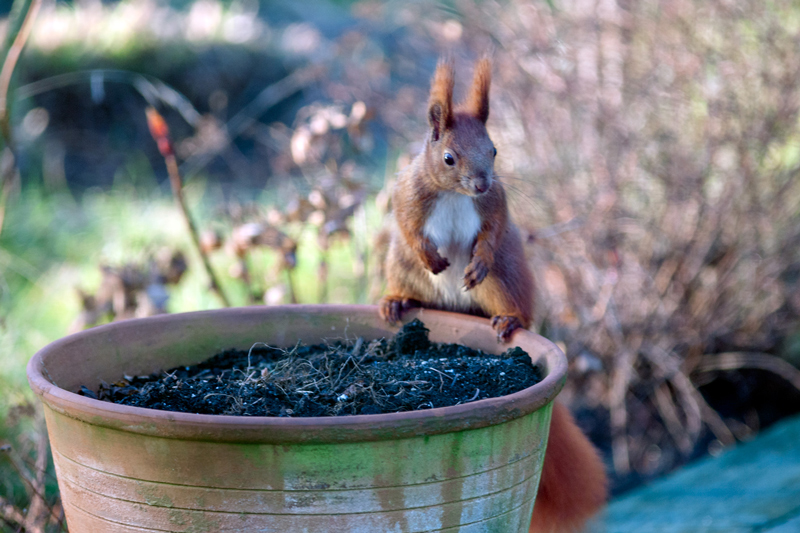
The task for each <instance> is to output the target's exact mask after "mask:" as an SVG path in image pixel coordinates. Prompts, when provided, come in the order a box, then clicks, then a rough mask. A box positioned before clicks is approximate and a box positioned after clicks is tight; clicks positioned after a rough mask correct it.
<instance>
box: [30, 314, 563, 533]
mask: <svg viewBox="0 0 800 533" xmlns="http://www.w3.org/2000/svg"><path fill="white" fill-rule="evenodd" d="M414 317H418V318H420V319H421V320H422V321H423V322H424V323H425V324H426V326H427V327H428V328H429V329H430V330H431V334H430V337H431V340H433V341H436V342H457V343H460V344H465V345H468V346H471V347H474V348H480V349H482V350H485V351H487V352H494V353H500V352H502V351H504V350H505V349H507V348H508V347H509V345H498V344H497V342H496V341H495V336H494V332H493V331H492V329H491V327H490V326H489V324H488V321H487V320H484V319H479V318H475V317H469V316H465V315H457V314H454V313H446V312H441V311H431V310H419V311H415V312H413V313H408V314H407V316H406V317H405V319H406V320H410V319H412V318H414ZM397 329H398V328H397V327H391V326H388V325H387V324H385V323H384V322H383V321H382V320H381V319H380V318H379V317H378V313H377V309H376V308H375V307H372V306H312V305H300V306H278V307H246V308H235V309H224V310H215V311H203V312H197V313H185V314H176V315H163V316H158V317H152V318H147V319H138V320H129V321H124V322H118V323H114V324H110V325H107V326H100V327H97V328H93V329H90V330H87V331H84V332H81V333H78V334H75V335H71V336H69V337H65V338H63V339H61V340H59V341H56V342H54V343H52V344H51V345H49V346H47V347H45V348H44V349H42V350H41V351H40V352H38V353H37V354H36V355H35V356H34V357H33V358H32V359H31V361H30V363H29V364H28V377H29V381H30V384H31V387H32V388H33V389H34V391H35V392H36V393H37V394H39V395H40V396H41V397H42V401H43V403H44V406H45V416H46V419H47V426H48V432H49V434H50V441H51V447H52V449H53V457H54V462H55V465H56V473H57V475H58V481H59V487H60V489H61V494H62V499H63V502H64V507H65V511H66V514H67V522H68V525H69V527H70V530H71V531H78V532H88V533H92V532H99V531H114V532H128V531H184V532H197V531H242V532H244V531H281V532H284V533H285V532H294V531H328V532H334V531H343V532H345V531H346V532H358V531H369V532H382V531H387V532H388V531H398V532H400V531H403V532H412V531H413V532H417V531H419V532H421V531H461V532H477V531H486V532H488V531H497V532H503V533H506V532H515V531H519V532H523V531H527V527H528V523H529V521H530V516H531V511H532V509H533V498H534V496H535V493H536V487H537V485H538V480H539V473H540V470H541V462H542V459H543V457H544V453H543V451H544V448H545V445H546V439H547V429H548V426H549V420H550V411H551V406H550V402H551V401H552V399H553V398H554V397H555V396H556V394H558V392H559V390H560V389H561V387H562V386H563V382H564V379H565V375H566V360H565V358H564V356H563V354H562V353H561V352H560V351H559V350H558V348H556V347H555V345H553V344H552V343H550V342H549V341H547V340H546V339H544V338H542V337H539V336H538V335H535V334H533V333H530V332H527V331H520V332H518V333H517V334H515V336H514V338H513V340H512V343H511V344H512V345H518V346H520V347H522V348H523V349H524V350H526V351H527V352H528V353H529V354H531V357H532V358H533V360H534V362H537V363H539V364H541V365H542V366H543V367H544V368H545V369H546V377H545V378H544V380H543V381H542V382H541V383H539V384H537V385H535V386H533V387H530V388H528V389H525V390H524V391H520V392H518V393H515V394H511V395H508V396H505V397H502V398H494V399H488V400H480V401H475V402H472V403H469V404H464V405H458V406H453V407H445V408H439V409H430V410H424V411H414V412H405V413H393V414H383V415H357V416H342V417H320V418H278V417H236V416H221V415H199V414H190V413H175V412H167V411H157V410H151V409H142V408H137V407H129V406H123V405H117V404H112V403H108V402H101V401H98V400H93V399H90V398H87V397H84V396H80V395H78V394H75V393H74V392H72V391H76V390H78V389H79V388H80V386H81V385H86V386H89V387H94V386H96V385H97V384H99V383H100V381H101V380H105V381H107V382H113V381H116V380H118V379H119V378H120V377H121V376H122V375H123V374H128V375H142V374H149V373H151V372H154V371H157V370H161V369H165V368H169V367H175V366H180V365H191V364H195V363H198V362H200V361H202V360H204V359H206V358H208V357H210V356H212V355H214V354H215V353H218V352H220V351H222V350H225V349H228V348H239V349H247V348H249V347H250V346H251V345H252V344H253V343H255V342H266V343H269V344H270V345H273V346H276V345H277V346H281V345H283V346H287V345H292V344H294V343H295V342H296V341H297V340H298V339H300V340H303V341H304V342H308V343H313V342H319V341H321V340H322V339H334V338H344V337H348V338H354V337H358V336H363V337H365V338H378V337H385V336H388V335H391V334H393V333H394V332H396V331H397Z"/></svg>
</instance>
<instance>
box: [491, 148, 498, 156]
mask: <svg viewBox="0 0 800 533" xmlns="http://www.w3.org/2000/svg"><path fill="white" fill-rule="evenodd" d="M492 150H494V153H493V154H492V157H497V148H492Z"/></svg>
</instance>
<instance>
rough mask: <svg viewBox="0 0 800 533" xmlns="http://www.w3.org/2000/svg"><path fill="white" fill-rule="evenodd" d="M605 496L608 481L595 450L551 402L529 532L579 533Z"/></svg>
mask: <svg viewBox="0 0 800 533" xmlns="http://www.w3.org/2000/svg"><path fill="white" fill-rule="evenodd" d="M607 496H608V480H607V478H606V472H605V468H604V467H603V462H602V461H601V460H600V456H599V455H598V452H597V450H596V449H595V447H594V446H592V443H591V442H589V439H587V438H586V436H585V435H584V434H583V432H582V431H581V430H580V428H578V426H577V425H576V424H575V420H574V419H573V418H572V415H571V414H570V413H569V411H568V410H567V408H566V407H564V406H563V405H561V404H559V403H557V402H556V403H554V405H553V418H552V421H551V422H550V437H549V439H548V444H547V451H546V452H545V458H544V467H543V468H542V479H541V482H540V483H539V494H538V496H537V497H536V504H535V506H534V509H533V520H531V528H530V533H567V532H570V533H571V532H575V531H579V530H580V529H581V528H582V527H583V525H584V524H585V523H586V521H587V520H588V519H589V518H590V517H591V516H592V515H593V514H594V513H595V512H597V511H598V510H599V509H600V508H601V507H602V506H603V504H604V503H605V501H606V498H607Z"/></svg>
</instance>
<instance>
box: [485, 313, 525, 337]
mask: <svg viewBox="0 0 800 533" xmlns="http://www.w3.org/2000/svg"><path fill="white" fill-rule="evenodd" d="M521 327H522V322H521V321H520V320H519V318H517V317H515V316H509V315H495V316H493V317H492V328H494V330H495V331H496V332H497V342H508V340H509V339H510V338H511V334H512V333H514V331H516V330H517V329H518V328H521Z"/></svg>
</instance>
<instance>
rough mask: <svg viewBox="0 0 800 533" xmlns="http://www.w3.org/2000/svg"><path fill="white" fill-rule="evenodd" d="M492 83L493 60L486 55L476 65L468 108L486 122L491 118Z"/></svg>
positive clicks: (468, 98) (468, 110) (469, 111)
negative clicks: (490, 97)
mask: <svg viewBox="0 0 800 533" xmlns="http://www.w3.org/2000/svg"><path fill="white" fill-rule="evenodd" d="M491 84H492V62H491V61H489V58H488V57H484V58H483V59H481V60H480V61H478V63H477V64H476V65H475V76H474V77H473V79H472V87H470V90H469V95H468V96H467V103H466V110H467V112H468V113H470V114H471V115H474V116H475V118H477V119H478V120H480V121H481V122H483V123H484V124H486V120H487V119H488V118H489V87H490V86H491Z"/></svg>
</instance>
